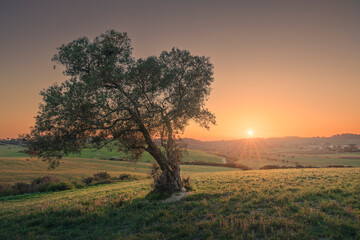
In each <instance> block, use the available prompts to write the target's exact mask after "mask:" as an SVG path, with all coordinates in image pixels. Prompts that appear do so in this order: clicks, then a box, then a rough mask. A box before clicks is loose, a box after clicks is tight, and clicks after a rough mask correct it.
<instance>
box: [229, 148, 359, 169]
mask: <svg viewBox="0 0 360 240" xmlns="http://www.w3.org/2000/svg"><path fill="white" fill-rule="evenodd" d="M273 159H276V160H273ZM236 162H237V163H241V164H244V165H246V166H248V167H250V168H252V169H259V168H260V167H262V166H264V165H281V166H295V165H297V164H300V165H303V166H309V165H310V166H314V167H326V166H329V165H346V166H354V167H360V152H354V153H332V154H291V153H287V154H271V155H266V154H263V155H261V154H259V155H258V156H256V155H255V154H253V155H252V156H250V157H248V158H247V157H246V156H245V157H242V158H240V159H238V160H237V161H236Z"/></svg>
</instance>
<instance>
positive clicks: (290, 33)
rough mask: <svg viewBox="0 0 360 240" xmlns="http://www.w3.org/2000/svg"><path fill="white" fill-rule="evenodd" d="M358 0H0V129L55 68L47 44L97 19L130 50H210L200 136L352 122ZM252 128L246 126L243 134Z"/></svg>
mask: <svg viewBox="0 0 360 240" xmlns="http://www.w3.org/2000/svg"><path fill="white" fill-rule="evenodd" d="M359 12H360V2H358V1H332V0H331V1H325V0H324V1H249V2H246V3H245V2H243V3H239V2H234V1H222V2H221V3H220V2H218V1H196V2H193V1H181V2H169V1H152V2H150V1H122V2H121V3H120V2H116V1H102V2H101V3H100V2H98V1H76V2H71V1H61V2H49V1H35V2H29V1H17V2H12V1H8V2H5V3H3V4H2V7H1V9H0V32H1V36H2V37H1V39H0V53H1V54H0V113H1V118H0V138H7V137H17V135H18V134H21V133H26V132H28V131H29V128H30V127H31V126H32V125H33V124H34V116H35V115H36V113H37V111H38V104H39V103H40V102H41V97H40V96H39V92H40V91H41V90H42V89H43V88H47V87H49V86H50V85H52V84H54V83H55V82H58V83H60V82H62V81H64V80H65V79H66V78H65V77H64V76H63V75H62V69H61V68H57V69H55V70H54V69H53V65H54V64H53V62H51V61H50V59H51V57H52V56H53V55H54V54H55V53H56V48H57V47H59V46H60V45H61V44H63V43H67V42H69V41H72V40H74V39H76V38H78V37H81V36H87V37H89V39H91V40H92V39H93V38H94V37H95V36H97V35H99V34H101V33H103V32H105V31H106V30H108V29H115V30H117V31H122V32H128V34H129V36H130V38H131V39H132V46H133V47H134V50H133V54H134V56H135V57H136V58H141V57H147V56H149V55H159V54H160V53H161V51H163V50H169V49H171V48H172V47H174V46H176V47H179V48H181V49H187V50H189V51H190V52H191V53H193V54H197V55H204V56H209V57H210V58H211V62H212V63H213V64H214V66H215V68H214V73H215V75H214V77H215V81H214V83H213V85H212V87H213V91H212V93H211V95H210V99H209V101H208V103H207V107H208V108H209V109H210V110H211V111H212V112H213V113H215V115H216V117H217V125H216V126H214V127H212V128H211V130H210V131H207V130H204V129H201V128H199V127H197V126H196V125H195V124H191V125H190V126H189V127H188V128H187V129H186V131H185V135H184V137H187V138H194V139H200V140H221V139H225V140H226V139H241V138H247V137H252V138H269V137H284V136H300V137H314V136H326V137H329V136H332V135H335V134H339V133H347V132H349V133H354V134H359V133H360V124H359V123H360V108H359V106H360V97H359V89H360V81H359V79H360V67H359V66H360V44H359V42H360V28H359V27H358V25H359V23H360V14H358V13H359ZM250 131H251V134H250Z"/></svg>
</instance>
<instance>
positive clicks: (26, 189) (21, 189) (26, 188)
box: [11, 182, 31, 194]
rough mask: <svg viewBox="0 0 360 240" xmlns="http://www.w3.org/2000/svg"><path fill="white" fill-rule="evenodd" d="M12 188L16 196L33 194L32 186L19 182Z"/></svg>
mask: <svg viewBox="0 0 360 240" xmlns="http://www.w3.org/2000/svg"><path fill="white" fill-rule="evenodd" d="M11 188H12V190H13V191H14V194H23V193H30V192H31V186H30V184H27V183H23V182H17V183H15V184H14V185H13V186H12V187H11Z"/></svg>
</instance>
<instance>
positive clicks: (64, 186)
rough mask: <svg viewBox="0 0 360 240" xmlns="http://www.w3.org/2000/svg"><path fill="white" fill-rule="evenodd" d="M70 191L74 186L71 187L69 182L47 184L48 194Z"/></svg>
mask: <svg viewBox="0 0 360 240" xmlns="http://www.w3.org/2000/svg"><path fill="white" fill-rule="evenodd" d="M70 189H74V185H72V184H71V183H69V182H59V183H49V185H48V186H47V189H46V190H47V191H48V192H55V191H63V190H70Z"/></svg>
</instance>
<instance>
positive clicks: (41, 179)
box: [31, 175, 59, 186]
mask: <svg viewBox="0 0 360 240" xmlns="http://www.w3.org/2000/svg"><path fill="white" fill-rule="evenodd" d="M48 182H59V180H58V179H57V177H56V176H54V175H45V176H43V177H39V178H35V179H33V180H32V181H31V185H32V186H35V185H38V184H42V183H48Z"/></svg>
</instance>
